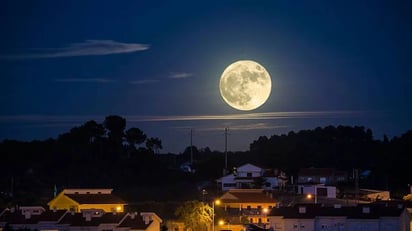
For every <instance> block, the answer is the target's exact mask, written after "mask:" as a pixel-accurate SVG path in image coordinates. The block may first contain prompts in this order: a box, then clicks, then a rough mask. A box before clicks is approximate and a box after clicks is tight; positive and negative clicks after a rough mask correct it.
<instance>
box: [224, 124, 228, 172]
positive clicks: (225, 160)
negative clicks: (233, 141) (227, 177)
mask: <svg viewBox="0 0 412 231" xmlns="http://www.w3.org/2000/svg"><path fill="white" fill-rule="evenodd" d="M227 130H228V129H227V128H225V170H226V171H227Z"/></svg>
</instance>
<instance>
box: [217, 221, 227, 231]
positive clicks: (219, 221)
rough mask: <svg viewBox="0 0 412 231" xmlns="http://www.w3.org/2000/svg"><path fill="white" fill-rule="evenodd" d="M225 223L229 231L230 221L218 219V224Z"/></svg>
mask: <svg viewBox="0 0 412 231" xmlns="http://www.w3.org/2000/svg"><path fill="white" fill-rule="evenodd" d="M225 223H226V224H227V230H228V231H229V230H230V229H229V225H230V222H229V221H226V222H225V221H224V220H220V221H219V225H224V224H225Z"/></svg>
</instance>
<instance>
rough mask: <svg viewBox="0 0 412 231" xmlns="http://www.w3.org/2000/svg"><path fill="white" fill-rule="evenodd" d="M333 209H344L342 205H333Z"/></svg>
mask: <svg viewBox="0 0 412 231" xmlns="http://www.w3.org/2000/svg"><path fill="white" fill-rule="evenodd" d="M333 208H335V209H340V208H342V205H341V204H334V205H333Z"/></svg>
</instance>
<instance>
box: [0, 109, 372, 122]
mask: <svg viewBox="0 0 412 231" xmlns="http://www.w3.org/2000/svg"><path fill="white" fill-rule="evenodd" d="M364 113H365V112H362V111H302V112H263V113H247V114H230V115H192V116H136V115H125V116H122V117H124V118H125V119H126V120H127V121H128V122H156V121H159V122H161V121H202V120H276V119H305V118H347V117H356V116H360V115H362V114H364ZM104 118H105V116H102V115H85V116H73V115H67V116H59V115H55V116H50V115H3V116H0V123H9V122H32V123H36V122H37V123H40V122H49V123H57V122H80V123H84V122H87V121H88V120H96V121H102V120H104Z"/></svg>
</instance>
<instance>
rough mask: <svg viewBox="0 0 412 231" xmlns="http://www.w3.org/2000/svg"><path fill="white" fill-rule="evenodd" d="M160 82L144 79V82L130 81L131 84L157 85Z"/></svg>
mask: <svg viewBox="0 0 412 231" xmlns="http://www.w3.org/2000/svg"><path fill="white" fill-rule="evenodd" d="M157 82H159V80H157V79H142V80H134V81H130V82H129V83H130V84H151V83H157Z"/></svg>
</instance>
